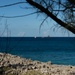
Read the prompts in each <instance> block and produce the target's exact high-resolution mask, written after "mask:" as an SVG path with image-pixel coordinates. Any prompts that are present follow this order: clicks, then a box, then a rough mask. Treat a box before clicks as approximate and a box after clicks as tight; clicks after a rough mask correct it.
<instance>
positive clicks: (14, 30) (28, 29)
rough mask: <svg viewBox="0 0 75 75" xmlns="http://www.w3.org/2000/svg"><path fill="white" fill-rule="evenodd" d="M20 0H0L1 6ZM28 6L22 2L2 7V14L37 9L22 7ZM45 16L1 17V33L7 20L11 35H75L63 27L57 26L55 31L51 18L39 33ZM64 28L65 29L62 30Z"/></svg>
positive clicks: (13, 13)
mask: <svg viewBox="0 0 75 75" xmlns="http://www.w3.org/2000/svg"><path fill="white" fill-rule="evenodd" d="M18 1H23V0H0V6H1V5H5V4H10V3H15V2H18ZM25 6H27V5H26V4H21V5H16V6H11V7H7V8H0V15H1V16H2V15H4V16H16V15H24V14H28V13H32V12H34V11H35V10H27V9H22V8H21V7H25ZM43 18H44V15H40V17H38V18H37V14H34V15H31V16H25V17H21V18H11V19H6V18H0V34H1V33H2V32H3V31H4V28H5V22H6V20H7V24H8V30H9V33H10V32H11V34H9V36H15V37H23V36H24V37H34V36H36V37H37V36H41V37H47V36H51V37H65V36H68V33H69V36H72V37H75V35H74V34H72V33H71V32H68V31H66V32H65V30H64V29H63V28H62V27H61V28H59V29H58V27H56V31H54V29H55V27H53V26H54V24H55V22H54V21H50V18H49V19H48V22H45V23H44V25H43V26H42V27H41V30H40V33H39V27H40V24H41V22H42V20H43ZM62 29H63V30H62ZM3 36H7V33H6V31H5V33H4V34H3Z"/></svg>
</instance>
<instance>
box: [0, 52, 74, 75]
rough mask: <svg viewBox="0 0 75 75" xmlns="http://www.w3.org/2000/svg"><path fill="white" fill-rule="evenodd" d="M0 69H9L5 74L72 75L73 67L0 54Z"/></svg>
mask: <svg viewBox="0 0 75 75" xmlns="http://www.w3.org/2000/svg"><path fill="white" fill-rule="evenodd" d="M0 67H10V68H11V71H6V73H14V70H15V71H16V72H17V73H18V71H19V73H18V75H19V74H20V75H23V74H25V73H27V72H28V71H37V72H40V73H41V74H45V75H46V74H47V75H50V74H52V75H74V74H75V66H71V65H56V64H52V63H51V62H50V61H49V62H40V61H37V60H35V61H32V60H31V59H26V58H21V57H19V56H16V55H11V54H6V53H0Z"/></svg>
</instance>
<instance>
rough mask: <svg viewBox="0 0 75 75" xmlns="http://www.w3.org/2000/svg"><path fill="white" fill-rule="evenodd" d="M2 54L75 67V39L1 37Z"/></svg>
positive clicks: (0, 47) (0, 49) (0, 50)
mask: <svg viewBox="0 0 75 75" xmlns="http://www.w3.org/2000/svg"><path fill="white" fill-rule="evenodd" d="M0 52H6V53H11V54H14V55H19V56H21V57H25V58H30V59H32V60H38V61H42V62H47V61H51V62H52V63H53V64H62V65H75V37H44V38H43V37H36V38H34V37H0Z"/></svg>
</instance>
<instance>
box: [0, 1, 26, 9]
mask: <svg viewBox="0 0 75 75" xmlns="http://www.w3.org/2000/svg"><path fill="white" fill-rule="evenodd" d="M23 3H27V2H16V3H12V4H7V5H3V6H0V8H5V7H9V6H14V5H18V4H23Z"/></svg>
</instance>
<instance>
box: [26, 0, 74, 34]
mask: <svg viewBox="0 0 75 75" xmlns="http://www.w3.org/2000/svg"><path fill="white" fill-rule="evenodd" d="M26 1H27V2H28V3H29V4H30V5H32V6H34V7H36V8H38V9H39V10H41V11H42V12H43V13H45V14H46V15H47V16H49V17H50V18H52V19H53V20H54V21H56V22H57V23H58V24H60V25H61V26H63V27H64V28H66V29H68V30H69V31H71V32H72V33H74V34H75V26H73V25H69V24H66V23H64V22H63V21H62V20H60V19H59V18H57V17H56V16H55V15H53V14H52V12H50V11H49V10H48V9H47V8H45V7H44V6H42V5H40V4H38V3H36V2H34V1H33V0H26Z"/></svg>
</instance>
